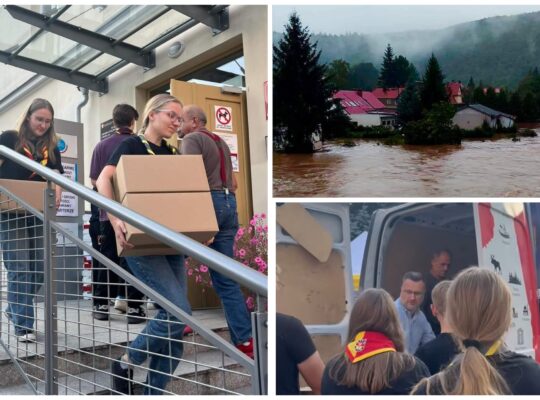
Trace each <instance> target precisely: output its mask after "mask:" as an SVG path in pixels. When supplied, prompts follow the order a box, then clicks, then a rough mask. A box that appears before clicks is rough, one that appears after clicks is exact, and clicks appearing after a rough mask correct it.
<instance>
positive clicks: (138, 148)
mask: <svg viewBox="0 0 540 400" xmlns="http://www.w3.org/2000/svg"><path fill="white" fill-rule="evenodd" d="M148 144H149V145H150V149H152V151H153V152H154V153H156V155H171V154H173V152H172V151H171V150H170V149H169V147H168V146H167V145H165V142H164V141H162V145H161V146H156V145H155V144H154V143H151V142H148ZM124 154H125V155H128V154H129V155H143V154H149V153H148V150H146V146H145V145H144V143H143V142H142V141H141V139H140V138H139V137H138V136H131V137H128V138H127V139H126V140H124V141H123V142H122V143H120V145H119V146H118V147H117V148H116V150H115V151H114V152H113V153H112V155H111V158H109V161H107V165H113V166H116V165H118V161H120V157H122V156H123V155H124Z"/></svg>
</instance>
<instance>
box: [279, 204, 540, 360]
mask: <svg viewBox="0 0 540 400" xmlns="http://www.w3.org/2000/svg"><path fill="white" fill-rule="evenodd" d="M303 206H304V208H305V209H306V211H307V212H308V213H309V214H310V215H311V216H312V217H313V218H314V219H316V220H317V221H318V222H320V224H321V225H322V226H324V227H325V228H326V229H328V230H329V232H330V233H331V235H332V237H333V238H334V239H335V240H334V245H333V247H334V249H333V250H332V252H334V251H337V253H338V254H341V255H342V257H341V259H340V260H337V261H334V263H336V264H339V267H335V266H330V268H328V266H326V265H325V264H324V263H320V262H319V261H318V260H315V259H311V263H310V262H308V261H309V260H310V259H309V257H310V256H309V254H308V255H306V254H304V255H303V256H304V258H307V260H304V261H306V262H304V261H302V262H298V259H297V260H294V263H293V264H291V263H290V261H291V259H290V258H288V257H287V251H291V249H290V248H289V249H288V250H287V247H290V246H293V245H294V243H295V240H294V237H291V236H290V235H289V234H288V232H287V231H286V230H284V229H283V227H282V226H281V225H280V224H279V218H278V225H277V236H276V237H277V253H276V259H277V264H278V265H279V271H280V272H279V274H278V295H277V306H278V307H277V310H278V312H284V313H289V314H291V315H294V316H296V317H298V318H299V319H300V320H302V321H303V322H304V324H306V325H307V328H308V331H309V332H310V333H311V334H312V335H314V340H315V343H316V345H317V346H318V348H319V351H320V352H321V354H322V355H323V359H325V360H327V359H329V358H330V357H332V355H334V354H336V353H338V352H339V351H340V350H341V348H342V346H343V345H344V343H345V340H346V334H347V321H348V318H349V313H350V309H351V305H352V302H353V299H354V292H353V290H352V275H351V266H350V265H347V263H349V264H350V257H349V258H347V256H346V255H345V254H346V251H343V248H344V247H346V244H347V243H349V240H350V239H349V231H348V230H349V224H348V221H345V218H347V217H344V216H343V214H344V212H345V211H344V209H343V206H344V205H343V204H303ZM278 212H279V209H278ZM532 214H533V213H532V212H531V210H530V205H529V204H523V203H503V204H502V203H497V204H495V203H493V204H491V203H479V204H478V203H435V204H434V203H429V204H419V203H411V204H403V205H398V206H395V207H391V208H386V209H380V210H377V211H376V212H375V213H374V214H373V216H372V220H371V226H370V229H369V232H368V238H367V242H366V248H365V251H364V259H363V262H362V268H361V278H360V290H362V289H363V288H370V287H382V288H384V289H386V290H387V291H388V292H389V293H390V294H391V295H392V297H393V298H397V297H398V296H399V290H400V285H401V277H402V275H403V274H404V273H405V272H407V271H419V272H422V273H423V274H427V273H429V272H428V271H429V268H430V260H431V255H432V253H433V252H434V251H436V250H440V249H448V250H449V251H450V252H451V254H452V264H451V267H450V270H449V275H450V277H451V276H453V275H455V274H456V273H457V272H459V271H460V270H461V269H463V268H467V267H469V266H471V265H479V266H480V267H483V268H490V269H492V270H494V271H495V272H497V273H499V274H500V275H501V276H502V277H503V278H504V279H505V280H506V282H508V284H509V286H510V288H511V290H512V294H513V304H512V308H513V322H512V325H511V328H510V330H509V332H508V334H507V336H506V338H505V341H506V344H507V346H508V347H509V348H510V349H512V350H514V351H516V352H519V353H524V354H527V355H530V356H532V357H535V358H536V360H537V361H540V343H539V342H540V316H539V312H538V300H537V288H538V284H537V271H536V267H535V251H534V248H535V246H534V240H536V239H537V238H535V237H532V235H533V234H534V230H533V229H532V227H533V226H534V224H533V223H532V221H531V218H530V217H531V215H532ZM346 222H347V223H346ZM288 223H291V222H290V221H289V222H288ZM295 224H296V225H298V224H299V222H298V221H297V222H295ZM339 226H341V228H342V229H341V232H339V233H338V231H339ZM537 226H538V225H537ZM297 250H298V249H297ZM289 269H292V270H294V271H295V272H294V275H295V277H296V280H290V279H288V277H290V276H291V275H290V272H288V270H289ZM330 269H332V270H333V271H335V272H334V273H333V274H332V276H328V271H330ZM311 270H316V271H318V273H317V274H316V275H319V276H324V278H325V279H324V281H320V280H319V279H313V277H315V276H316V275H314V273H313V271H311ZM325 270H326V275H321V274H324V273H325V272H324V271H325ZM338 271H339V272H338ZM298 277H303V278H304V279H302V280H300V279H298ZM341 279H344V282H342V283H339V280H341ZM329 291H330V292H331V293H333V295H331V296H329V295H328V293H329ZM292 293H294V294H293V295H292ZM322 294H324V295H322ZM291 299H292V300H294V301H293V302H292V303H291V302H290V300H291ZM464 312H466V310H464Z"/></svg>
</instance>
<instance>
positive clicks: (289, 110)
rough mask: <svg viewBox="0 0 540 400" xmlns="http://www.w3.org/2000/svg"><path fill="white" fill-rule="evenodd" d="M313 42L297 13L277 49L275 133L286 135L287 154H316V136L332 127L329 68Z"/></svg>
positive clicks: (291, 19) (274, 72) (282, 142)
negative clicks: (314, 152) (314, 144)
mask: <svg viewBox="0 0 540 400" xmlns="http://www.w3.org/2000/svg"><path fill="white" fill-rule="evenodd" d="M310 40H311V34H310V33H309V30H308V28H304V27H302V23H301V22H300V18H299V17H298V15H297V14H296V13H293V14H291V16H290V18H289V23H288V25H286V27H285V33H284V35H283V38H282V39H281V40H280V41H279V43H278V44H277V46H274V48H273V51H274V56H273V77H274V85H273V86H274V87H273V90H274V129H275V130H279V131H280V132H282V133H283V135H282V136H281V144H282V146H283V150H284V151H286V152H296V153H298V152H312V151H313V145H312V134H313V132H316V131H318V130H319V129H321V127H322V125H323V123H324V124H325V125H327V124H328V117H327V114H328V113H329V111H330V109H331V108H332V107H333V102H332V99H331V98H332V88H331V87H330V85H329V84H328V82H327V80H326V78H325V74H326V67H325V65H324V64H319V58H320V55H321V52H320V51H319V50H317V44H316V43H315V44H312V43H311V41H310ZM323 133H324V132H323ZM276 136H279V135H276V133H275V136H274V137H276Z"/></svg>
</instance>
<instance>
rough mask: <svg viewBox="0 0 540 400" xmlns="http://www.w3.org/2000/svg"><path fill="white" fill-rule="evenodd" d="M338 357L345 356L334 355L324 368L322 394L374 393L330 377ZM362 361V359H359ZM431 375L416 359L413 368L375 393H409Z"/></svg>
mask: <svg viewBox="0 0 540 400" xmlns="http://www.w3.org/2000/svg"><path fill="white" fill-rule="evenodd" d="M338 357H344V356H343V355H342V354H340V355H338V356H337V357H334V358H333V359H332V360H330V362H329V363H328V364H327V365H326V367H325V369H324V374H323V379H322V388H321V392H322V394H334V395H370V394H372V393H369V392H364V391H363V390H362V389H360V388H359V387H357V386H355V387H347V386H344V385H338V384H337V382H336V381H334V380H333V379H331V378H330V370H331V369H332V368H333V366H334V364H335V363H336V361H337V360H338ZM375 357H376V356H375ZM359 362H362V361H359ZM428 376H429V370H428V369H427V367H426V366H425V364H424V363H423V362H422V361H421V360H419V359H416V363H415V364H414V367H413V368H412V369H409V370H406V371H403V372H402V373H401V375H399V376H398V377H397V378H395V379H393V380H392V381H390V387H387V388H384V389H383V390H381V391H380V392H378V393H373V394H376V395H396V394H409V393H410V392H411V390H412V388H413V387H414V386H415V385H416V384H417V383H418V382H420V380H421V379H422V378H424V377H428Z"/></svg>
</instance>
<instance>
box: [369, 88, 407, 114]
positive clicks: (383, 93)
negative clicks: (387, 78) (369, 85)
mask: <svg viewBox="0 0 540 400" xmlns="http://www.w3.org/2000/svg"><path fill="white" fill-rule="evenodd" d="M404 90H405V88H404V87H399V88H388V89H385V88H375V89H373V91H372V93H373V95H374V96H375V97H376V98H377V99H379V101H380V102H381V103H383V104H384V105H385V106H386V107H388V108H391V109H396V108H397V101H398V99H399V96H401V93H403V91H404Z"/></svg>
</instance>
